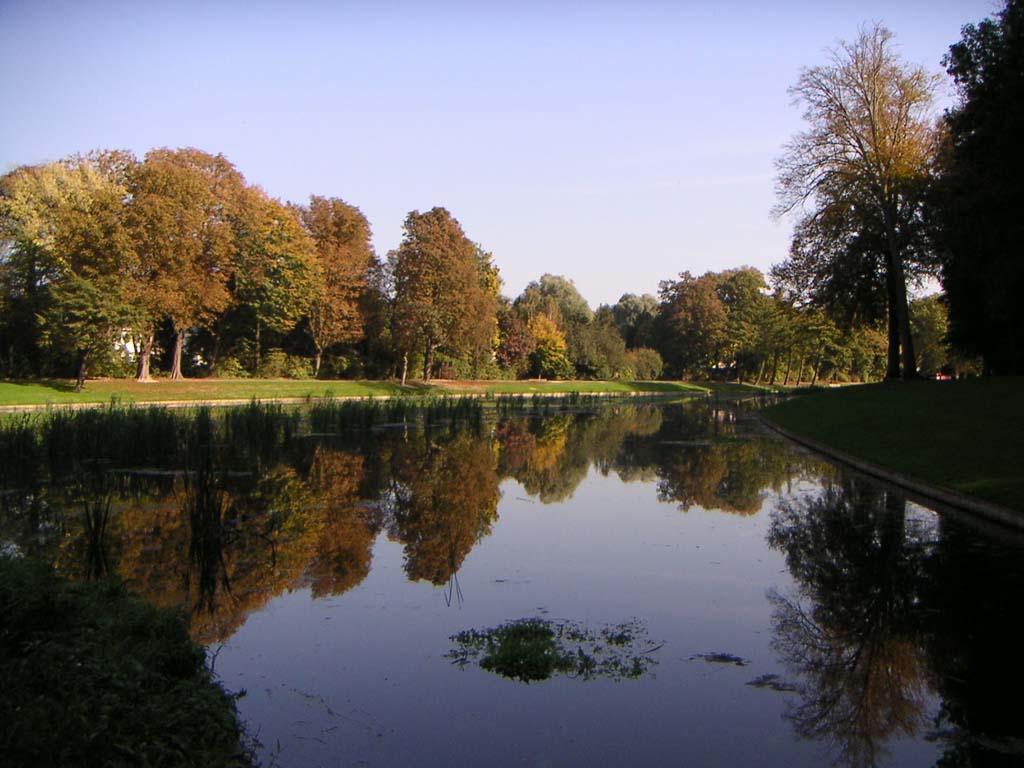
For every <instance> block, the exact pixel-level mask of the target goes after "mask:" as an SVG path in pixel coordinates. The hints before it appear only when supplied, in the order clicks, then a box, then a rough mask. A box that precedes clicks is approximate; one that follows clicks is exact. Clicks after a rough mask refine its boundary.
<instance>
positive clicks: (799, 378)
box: [796, 355, 807, 387]
mask: <svg viewBox="0 0 1024 768" xmlns="http://www.w3.org/2000/svg"><path fill="white" fill-rule="evenodd" d="M806 362H807V360H806V358H805V357H804V356H803V355H800V365H799V366H798V367H797V369H796V385H797V386H798V387H799V386H800V382H801V381H803V380H804V363H806Z"/></svg>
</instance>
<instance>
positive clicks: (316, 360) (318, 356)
mask: <svg viewBox="0 0 1024 768" xmlns="http://www.w3.org/2000/svg"><path fill="white" fill-rule="evenodd" d="M323 356H324V351H323V349H322V348H320V347H319V346H318V347H317V348H316V353H315V354H314V355H313V378H314V379H319V378H320V361H321V360H322V359H323Z"/></svg>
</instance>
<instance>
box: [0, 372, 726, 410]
mask: <svg viewBox="0 0 1024 768" xmlns="http://www.w3.org/2000/svg"><path fill="white" fill-rule="evenodd" d="M706 389H707V388H706V387H702V386H699V385H694V384H685V383H683V382H675V381H536V380H530V381H438V382H432V383H430V384H422V383H414V384H411V385H410V386H407V387H402V386H399V385H398V384H397V383H395V382H393V381H323V380H314V379H310V380H295V379H186V380H183V381H169V380H167V379H158V380H155V381H153V382H151V383H147V384H139V383H138V382H136V381H132V380H126V379H100V380H94V381H89V382H87V383H86V386H85V389H84V390H83V391H82V392H75V391H74V382H72V381H64V380H50V381H26V382H11V381H4V382H0V406H4V405H65V404H70V403H108V402H110V401H111V399H116V400H119V401H121V402H124V403H153V402H168V401H196V402H215V401H218V400H249V399H252V398H257V399H261V400H270V399H278V398H304V397H371V396H373V397H380V396H393V395H403V394H404V395H441V394H452V395H456V394H484V393H493V394H544V393H551V394H564V393H569V392H579V393H623V394H625V393H630V392H646V393H658V392H662V393H666V394H672V393H679V394H686V393H691V392H694V391H705V390H706Z"/></svg>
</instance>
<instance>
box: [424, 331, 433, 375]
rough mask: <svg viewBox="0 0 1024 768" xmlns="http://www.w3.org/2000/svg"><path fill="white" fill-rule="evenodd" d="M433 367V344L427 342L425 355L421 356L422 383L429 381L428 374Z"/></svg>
mask: <svg viewBox="0 0 1024 768" xmlns="http://www.w3.org/2000/svg"><path fill="white" fill-rule="evenodd" d="M433 367H434V342H432V341H428V342H427V349H426V354H425V355H424V356H423V382H424V383H427V382H429V381H430V372H431V369H432V368H433Z"/></svg>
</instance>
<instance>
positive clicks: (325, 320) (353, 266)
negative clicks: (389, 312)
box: [300, 195, 376, 376]
mask: <svg viewBox="0 0 1024 768" xmlns="http://www.w3.org/2000/svg"><path fill="white" fill-rule="evenodd" d="M300 216H301V218H302V223H303V225H304V226H305V228H306V231H307V232H309V234H310V236H311V237H312V238H313V242H314V243H315V245H316V257H317V261H318V262H319V269H320V275H321V282H320V285H319V289H318V290H317V291H316V292H315V293H314V295H313V300H312V302H311V303H310V306H309V313H308V329H309V337H310V339H311V340H312V341H313V346H314V348H315V350H316V351H315V356H314V362H313V375H314V376H317V375H319V373H320V365H321V361H322V360H323V355H324V351H325V350H327V349H328V348H330V347H332V346H334V345H337V344H353V343H355V342H356V341H358V340H359V339H360V338H361V337H362V335H363V329H364V326H365V317H364V296H365V294H366V292H367V291H368V290H369V279H370V270H371V268H372V267H373V265H374V263H375V262H376V255H375V254H374V251H373V245H372V243H371V241H370V235H371V233H370V223H369V222H368V221H367V220H366V217H365V216H364V215H363V214H362V212H361V211H360V210H359V209H358V208H356V207H355V206H353V205H349V204H348V203H346V202H345V201H344V200H340V199H338V198H333V197H331V198H328V197H320V196H317V195H314V196H312V197H310V198H309V205H308V206H304V207H303V208H301V209H300Z"/></svg>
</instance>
